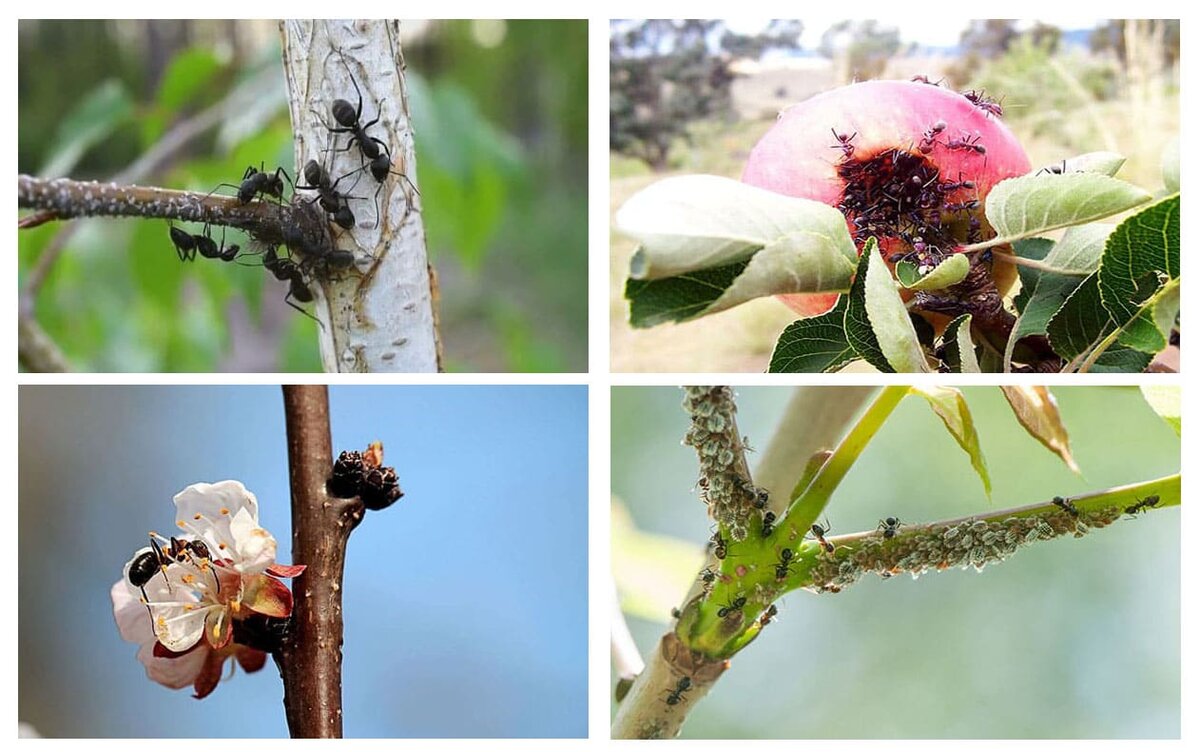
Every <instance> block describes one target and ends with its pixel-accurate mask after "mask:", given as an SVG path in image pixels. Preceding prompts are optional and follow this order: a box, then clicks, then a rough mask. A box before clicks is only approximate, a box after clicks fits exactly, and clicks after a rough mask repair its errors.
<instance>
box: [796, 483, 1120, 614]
mask: <svg viewBox="0 0 1200 752" xmlns="http://www.w3.org/2000/svg"><path fill="white" fill-rule="evenodd" d="M1058 498H1061V497H1058ZM1064 501H1066V500H1065V499H1064ZM1068 503H1069V502H1068ZM1072 508H1073V507H1072ZM1124 511H1125V510H1124V509H1122V508H1121V507H1106V508H1103V509H1098V510H1091V511H1086V512H1085V511H1081V510H1078V509H1077V510H1076V512H1077V515H1078V516H1076V515H1072V514H1070V513H1069V512H1067V511H1065V510H1063V511H1057V512H1055V513H1052V514H1045V513H1043V514H1031V515H1026V516H1011V517H1006V518H1004V519H1000V520H984V519H970V520H966V521H964V522H960V523H957V524H954V525H930V526H928V527H924V528H918V529H906V530H905V531H904V533H903V535H901V534H899V533H893V535H892V536H891V537H890V538H889V537H887V531H888V530H890V529H893V526H891V525H888V524H887V523H888V522H889V521H894V522H895V523H896V525H895V526H894V527H895V528H897V529H898V527H899V524H900V521H899V520H897V519H895V518H889V520H882V521H881V523H880V524H881V527H882V532H883V533H884V534H883V535H881V536H879V537H874V538H866V539H863V540H861V541H859V542H857V543H856V544H855V545H854V546H853V547H850V548H851V550H850V551H849V553H845V554H843V555H841V556H838V557H830V558H827V559H821V560H818V561H817V562H815V563H814V565H813V567H812V569H811V570H810V571H809V574H810V575H811V577H812V584H811V585H810V586H809V587H810V589H812V590H814V591H816V592H838V591H840V590H841V589H842V588H844V587H846V586H847V585H852V584H854V583H855V582H857V581H858V580H859V578H861V577H862V576H863V575H864V574H866V573H868V572H874V573H875V574H877V575H879V576H880V577H884V578H887V577H890V576H892V575H895V574H899V573H901V572H908V573H909V574H911V575H912V576H913V578H916V577H919V576H920V575H922V574H924V573H925V572H927V571H930V570H934V571H942V570H946V569H949V568H951V567H961V568H963V569H966V568H973V569H975V570H976V571H981V570H983V569H984V568H985V567H986V566H987V565H988V564H994V563H997V562H1001V561H1004V560H1005V559H1007V558H1008V557H1009V556H1011V555H1012V554H1014V553H1016V552H1017V551H1018V550H1019V549H1020V548H1022V547H1024V546H1027V545H1029V544H1031V543H1036V542H1038V541H1044V540H1050V539H1052V538H1057V537H1060V536H1063V535H1073V536H1075V537H1077V538H1078V537H1082V536H1083V535H1086V534H1087V533H1089V532H1091V531H1092V530H1095V529H1098V528H1102V527H1106V526H1108V525H1109V524H1111V523H1112V522H1113V521H1114V520H1116V519H1118V518H1119V517H1120V516H1121V514H1122V513H1123V512H1124Z"/></svg>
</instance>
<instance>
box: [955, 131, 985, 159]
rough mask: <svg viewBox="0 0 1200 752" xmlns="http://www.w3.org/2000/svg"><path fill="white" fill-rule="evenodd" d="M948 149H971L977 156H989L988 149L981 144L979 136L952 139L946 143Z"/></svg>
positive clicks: (965, 135) (964, 135)
mask: <svg viewBox="0 0 1200 752" xmlns="http://www.w3.org/2000/svg"><path fill="white" fill-rule="evenodd" d="M946 148H947V149H969V150H971V151H974V152H975V153H976V154H987V147H985V146H984V145H983V144H981V143H979V136H969V135H967V134H965V133H964V134H963V135H962V137H961V138H952V139H950V140H949V141H947V142H946Z"/></svg>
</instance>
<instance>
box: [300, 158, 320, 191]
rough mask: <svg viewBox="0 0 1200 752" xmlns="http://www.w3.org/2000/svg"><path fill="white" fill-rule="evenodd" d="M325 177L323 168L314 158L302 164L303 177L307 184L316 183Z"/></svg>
mask: <svg viewBox="0 0 1200 752" xmlns="http://www.w3.org/2000/svg"><path fill="white" fill-rule="evenodd" d="M324 177H325V168H324V167H321V163H320V162H318V161H317V160H315V159H310V160H308V162H306V163H305V165H304V179H305V180H307V181H308V184H309V185H318V184H320V183H321V182H322V179H323V178H324Z"/></svg>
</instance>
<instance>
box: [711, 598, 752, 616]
mask: <svg viewBox="0 0 1200 752" xmlns="http://www.w3.org/2000/svg"><path fill="white" fill-rule="evenodd" d="M745 605H746V596H744V595H739V596H738V597H737V598H734V599H733V600H732V601H731V602H729V603H726V604H725V605H724V606H721V607H720V608H719V609H717V617H718V618H720V619H724V618H725V617H726V616H729V615H730V614H732V613H734V612H735V611H737V612H739V613H740V612H741V610H742V607H743V606H745Z"/></svg>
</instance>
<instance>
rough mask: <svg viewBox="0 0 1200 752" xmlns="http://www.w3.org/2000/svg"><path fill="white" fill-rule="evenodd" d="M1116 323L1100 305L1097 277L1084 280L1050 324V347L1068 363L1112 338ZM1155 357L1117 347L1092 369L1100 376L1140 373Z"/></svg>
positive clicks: (1047, 327) (1107, 352) (1104, 355)
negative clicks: (1109, 337)
mask: <svg viewBox="0 0 1200 752" xmlns="http://www.w3.org/2000/svg"><path fill="white" fill-rule="evenodd" d="M1115 328H1116V322H1114V321H1113V320H1112V316H1111V315H1109V313H1108V311H1107V310H1105V308H1104V305H1103V304H1102V303H1101V302H1100V287H1099V283H1098V282H1097V280H1096V275H1095V274H1092V275H1090V276H1089V277H1087V278H1086V279H1085V280H1083V282H1082V283H1080V285H1079V287H1077V288H1076V289H1075V290H1074V291H1073V292H1072V293H1071V294H1070V295H1069V296H1067V300H1066V302H1065V303H1063V305H1062V307H1061V308H1059V310H1058V311H1057V312H1056V313H1055V314H1054V315H1053V316H1052V317H1051V318H1050V321H1049V322H1048V323H1047V324H1046V333H1047V334H1048V335H1049V337H1050V346H1051V347H1053V348H1054V351H1055V352H1056V353H1058V354H1059V355H1061V356H1063V357H1064V358H1066V359H1067V360H1075V359H1077V358H1079V357H1080V356H1082V355H1084V354H1086V353H1087V352H1089V351H1090V350H1091V349H1092V347H1093V346H1094V345H1096V344H1097V343H1099V342H1100V340H1102V339H1104V338H1105V337H1107V336H1108V335H1109V334H1111V333H1112V332H1113V331H1114V329H1115ZM1150 360H1151V356H1150V355H1148V354H1146V353H1140V352H1137V351H1136V350H1131V349H1129V348H1127V347H1125V346H1123V345H1119V344H1118V345H1113V346H1112V347H1109V348H1108V350H1106V351H1105V352H1104V353H1103V354H1102V355H1101V356H1100V358H1099V359H1098V360H1097V361H1096V363H1095V364H1094V365H1092V367H1091V368H1090V370H1091V371H1092V372H1096V373H1138V372H1140V371H1143V370H1145V368H1146V366H1147V365H1149V364H1150Z"/></svg>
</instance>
